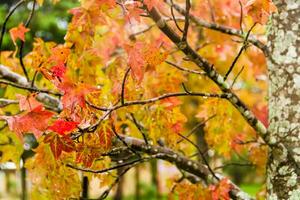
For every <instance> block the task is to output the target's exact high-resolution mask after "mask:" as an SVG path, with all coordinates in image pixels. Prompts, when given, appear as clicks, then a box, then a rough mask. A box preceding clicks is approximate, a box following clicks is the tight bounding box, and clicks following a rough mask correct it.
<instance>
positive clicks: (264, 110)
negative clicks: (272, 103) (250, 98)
mask: <svg viewBox="0 0 300 200" xmlns="http://www.w3.org/2000/svg"><path fill="white" fill-rule="evenodd" d="M253 113H254V115H255V116H256V117H257V118H258V119H259V120H260V121H261V122H262V123H263V124H264V125H265V127H268V126H269V122H268V106H266V105H264V106H257V105H256V106H254V108H253Z"/></svg>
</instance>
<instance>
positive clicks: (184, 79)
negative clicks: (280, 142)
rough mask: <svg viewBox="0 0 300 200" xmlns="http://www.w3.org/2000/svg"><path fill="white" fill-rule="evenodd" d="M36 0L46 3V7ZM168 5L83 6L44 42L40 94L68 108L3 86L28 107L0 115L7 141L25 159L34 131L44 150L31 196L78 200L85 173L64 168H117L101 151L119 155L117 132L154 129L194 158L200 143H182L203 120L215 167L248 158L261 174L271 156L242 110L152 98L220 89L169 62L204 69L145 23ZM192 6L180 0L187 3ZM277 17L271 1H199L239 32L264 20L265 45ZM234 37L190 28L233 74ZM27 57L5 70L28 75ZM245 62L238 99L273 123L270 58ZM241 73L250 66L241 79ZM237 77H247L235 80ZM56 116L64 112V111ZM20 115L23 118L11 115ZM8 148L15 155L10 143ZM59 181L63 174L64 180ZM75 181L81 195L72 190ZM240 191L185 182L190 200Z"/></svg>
mask: <svg viewBox="0 0 300 200" xmlns="http://www.w3.org/2000/svg"><path fill="white" fill-rule="evenodd" d="M37 2H38V4H39V5H40V6H42V4H43V1H42V0H39V1H37ZM55 2H56V1H54V3H55ZM166 2H167V1H166ZM166 2H164V1H160V0H144V1H115V0H108V1H107V0H82V1H81V5H80V7H77V8H73V9H71V10H69V13H71V14H72V16H73V17H72V20H71V22H70V23H69V25H68V30H67V33H66V35H65V38H64V39H65V42H64V44H56V43H54V42H45V41H43V40H42V39H41V38H36V39H35V42H34V43H33V49H32V51H31V52H30V53H28V54H27V55H26V56H25V57H24V58H23V60H24V65H25V66H26V70H27V72H28V77H29V80H30V81H31V88H44V89H47V91H45V92H48V93H49V94H50V95H53V94H54V95H55V96H58V97H59V98H60V101H61V103H62V106H61V107H60V106H58V105H52V106H56V108H55V109H53V107H51V105H50V106H44V105H43V104H42V103H41V102H39V101H37V100H36V99H37V96H38V95H39V94H37V93H33V92H32V90H29V92H26V91H24V90H23V89H16V88H14V87H13V86H11V85H9V84H8V85H7V84H5V85H3V91H4V92H3V94H2V97H4V98H7V99H16V100H17V101H18V102H19V105H18V106H17V105H9V106H7V107H4V108H2V113H3V115H2V116H1V119H3V120H5V121H6V122H7V124H8V126H9V130H10V131H12V132H14V133H15V134H16V135H17V136H18V138H19V141H18V139H16V138H15V136H14V135H13V134H12V133H10V134H7V132H8V129H7V128H4V129H3V130H2V131H1V134H0V136H1V137H2V135H3V134H5V139H3V141H4V140H7V138H13V141H15V142H14V143H15V146H16V148H17V149H18V150H16V151H19V152H20V146H21V143H22V142H23V137H24V135H26V134H27V133H33V134H34V136H35V137H36V139H37V140H38V142H39V146H38V147H37V148H36V149H34V151H35V153H36V154H35V156H34V157H33V158H31V159H29V160H28V161H27V163H26V166H27V168H28V169H29V171H30V172H31V178H32V180H33V183H34V185H38V187H36V188H34V189H33V193H32V196H33V197H35V198H37V199H39V198H40V197H41V196H44V197H45V196H50V197H53V198H54V197H55V198H65V197H71V196H74V197H78V196H79V193H80V187H79V186H80V184H79V177H78V175H77V174H76V172H75V171H74V170H72V169H70V168H68V167H67V166H66V164H69V163H71V164H76V165H81V166H82V167H88V168H91V169H98V170H99V169H102V168H105V167H107V166H109V165H110V164H111V161H110V160H109V159H107V158H106V157H102V155H104V154H105V153H107V152H108V151H110V150H111V149H112V147H113V141H114V137H115V135H116V133H119V134H123V135H130V136H133V137H137V138H143V135H142V134H141V132H144V133H146V137H147V138H148V140H151V141H153V143H154V144H156V143H157V141H163V143H164V145H165V146H168V147H171V148H172V149H174V150H181V151H183V152H184V154H185V155H189V154H192V153H194V152H195V149H194V147H193V146H192V145H190V143H188V142H187V141H184V142H178V140H180V139H182V138H181V137H180V135H186V134H188V133H189V132H190V125H191V124H192V125H195V122H196V123H201V122H202V123H203V122H204V121H205V120H207V119H209V120H207V122H206V123H205V129H204V131H205V138H203V139H205V141H206V143H207V144H208V146H209V148H210V149H213V150H214V151H216V152H217V153H216V154H215V155H213V156H212V157H211V160H214V159H221V160H222V161H224V162H226V161H230V159H231V157H232V156H234V155H239V156H241V157H246V159H247V160H250V161H251V162H252V163H253V164H254V165H256V166H257V167H258V169H263V168H264V165H265V159H266V155H265V154H266V148H265V147H264V145H263V144H261V141H260V139H259V137H258V135H257V134H256V133H255V131H254V130H253V129H252V127H250V126H249V125H248V124H247V122H246V121H245V120H244V119H243V118H242V117H241V115H240V112H239V111H238V110H236V109H235V108H234V107H233V106H232V105H231V104H230V103H228V102H227V101H226V100H224V99H210V98H199V97H178V96H176V95H175V96H173V97H171V96H170V97H168V98H161V99H157V100H155V99H154V100H153V98H155V97H158V96H161V95H165V94H171V93H176V92H182V91H186V90H187V89H186V88H188V90H189V91H201V92H208V93H220V91H219V89H218V88H217V87H216V85H215V84H214V83H213V82H211V81H210V80H209V79H208V78H207V77H206V76H205V75H199V74H195V73H194V74H192V73H187V72H186V71H185V72H183V71H181V70H178V68H174V67H173V66H172V65H169V64H168V62H165V61H169V62H173V63H176V64H178V65H180V66H181V67H182V68H186V69H189V70H197V68H196V66H194V64H192V63H191V62H189V58H186V57H185V55H184V54H182V53H181V52H179V51H178V49H177V47H175V45H174V44H173V43H172V42H171V40H170V39H169V38H168V37H167V36H165V35H164V34H163V33H162V32H161V31H159V29H158V27H156V26H155V25H154V22H153V21H152V20H151V19H149V18H148V17H145V16H147V10H152V9H154V8H156V9H158V10H159V12H160V13H163V14H164V15H165V16H168V17H169V18H170V19H172V14H171V12H170V6H169V5H168V4H166ZM174 2H175V1H174ZM183 2H185V1H177V2H175V3H178V4H179V5H182V3H183ZM275 9H276V8H275V7H274V5H273V4H272V2H271V1H270V0H243V1H241V2H240V3H239V1H232V0H224V1H217V0H211V1H210V3H208V1H204V0H203V1H202V0H199V1H193V4H192V10H191V14H193V15H194V16H196V17H198V18H199V19H201V20H206V21H207V22H210V23H216V24H220V25H224V26H226V27H228V28H233V29H242V30H249V29H250V28H251V27H252V26H253V24H254V23H256V22H258V23H260V24H258V25H257V26H256V27H255V28H254V30H253V33H255V34H257V35H258V36H257V37H258V38H259V39H262V40H263V39H264V38H263V36H260V35H262V34H263V33H264V32H265V27H264V25H263V24H265V23H266V18H267V16H268V15H269V14H270V13H271V12H273V11H275ZM204 10H205V12H203V11H204ZM241 10H242V11H243V12H241ZM172 12H174V11H172ZM241 13H243V15H241ZM173 17H174V18H178V21H176V23H174V21H173V23H172V20H170V21H171V22H170V26H171V27H172V28H173V29H174V31H176V32H177V33H180V30H178V29H177V26H181V27H183V26H184V23H185V22H184V21H183V22H182V20H179V19H180V17H181V15H180V14H179V13H175V15H174V14H173ZM182 29H183V28H182ZM28 31H30V30H29V28H26V27H24V25H23V24H22V23H21V24H20V25H18V26H17V27H14V28H12V29H10V31H9V32H10V35H11V38H12V41H13V43H14V44H15V45H16V46H17V42H18V40H22V41H24V40H25V34H26V33H27V32H28ZM243 33H244V32H243ZM245 33H246V32H245ZM244 37H245V36H244ZM241 39H243V38H238V40H241ZM236 40H237V37H236V36H231V35H227V34H224V33H220V32H218V31H216V30H211V29H207V28H202V27H199V26H196V25H194V24H191V25H190V27H189V32H188V42H189V44H190V45H191V46H192V47H193V48H195V49H197V53H198V54H199V55H201V56H202V57H203V58H205V59H207V60H208V61H209V62H211V63H214V69H216V70H217V71H218V72H219V73H220V74H223V75H225V74H226V72H227V70H228V67H229V66H230V65H231V64H232V62H233V60H234V59H235V58H236V55H237V53H238V52H239V50H240V48H241V46H242V45H243V44H241V42H243V41H236ZM17 54H18V49H16V51H15V52H14V53H13V52H1V64H3V65H6V66H9V67H10V68H11V70H13V71H14V72H17V73H20V74H23V71H22V67H21V63H19V61H18V58H17V57H16V55H17ZM236 66H238V67H236V68H234V69H233V72H232V73H231V74H230V75H229V77H228V82H229V83H232V85H233V86H232V91H234V92H235V93H236V94H237V95H238V96H239V97H240V98H241V99H243V100H244V102H245V104H246V105H247V106H248V107H249V108H250V109H251V110H252V111H253V112H254V113H256V114H257V118H259V119H261V120H262V121H263V122H264V124H265V125H267V114H266V113H267V110H266V101H265V99H264V97H265V96H266V88H267V83H266V80H265V77H266V69H265V59H264V55H263V53H262V52H261V51H260V50H258V49H257V48H256V47H254V46H250V47H248V48H247V49H246V50H245V51H244V52H243V53H242V55H241V56H240V57H239V59H238V61H237V63H236ZM242 67H244V68H245V70H244V71H243V72H242V73H241V74H240V70H241V68H242ZM238 74H240V76H239V77H238V80H237V82H235V81H236V80H235V78H236V77H237V76H238ZM182 83H184V85H185V87H184V88H182ZM35 92H36V90H35ZM186 92H187V91H186ZM15 94H17V95H15ZM187 94H189V93H188V92H187ZM181 96H182V95H181ZM186 96H188V95H186ZM151 99H152V100H151ZM149 100H150V101H149ZM126 103H127V104H126ZM116 106H119V107H116ZM111 108H115V109H111ZM57 109H58V110H59V112H55V111H54V110H56V111H57ZM12 110H18V112H16V113H13V112H11V111H12ZM8 113H10V116H8ZM133 116H135V117H133ZM211 116H214V117H211ZM192 122H193V123H192ZM78 135H79V137H77V136H78ZM75 136H76V140H74V137H75ZM1 137H0V138H1ZM3 137H4V136H3ZM196 137H197V136H196ZM191 138H192V137H191ZM248 141H251V142H248ZM0 142H2V139H0ZM10 145H11V144H10ZM249 149H250V151H249ZM0 151H3V152H7V150H5V149H3V148H2V147H0ZM4 154H5V153H4ZM17 155H20V153H19V154H17ZM101 158H102V159H101ZM103 158H104V159H103ZM7 160H14V161H16V162H17V159H16V158H15V157H14V159H13V158H8V156H7V155H6V157H5V156H2V157H1V161H7ZM58 176H60V177H62V178H59V179H57V177H58ZM95 176H99V175H95ZM41 177H47V179H44V178H41ZM74 177H75V178H74ZM111 177H112V176H110V175H106V176H101V178H103V179H108V181H107V183H109V182H110V181H109V180H110V178H111ZM69 185H74V187H72V189H70V187H69ZM230 187H231V186H230V184H229V183H228V182H227V179H223V180H221V181H220V182H219V183H218V184H217V185H211V186H204V185H200V184H199V185H192V184H187V183H184V184H179V186H178V187H177V189H176V190H178V193H179V197H180V198H182V199H186V198H185V197H186V196H187V195H188V196H190V195H192V196H191V197H190V199H213V200H215V199H229V190H230ZM41 188H42V189H41ZM45 188H47V190H44V189H45ZM196 191H197V192H196ZM199 191H202V192H199ZM198 192H199V193H198ZM198 194H199V195H198ZM208 196H209V198H208Z"/></svg>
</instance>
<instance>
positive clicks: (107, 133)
mask: <svg viewBox="0 0 300 200" xmlns="http://www.w3.org/2000/svg"><path fill="white" fill-rule="evenodd" d="M97 133H98V136H99V140H100V141H99V142H100V145H101V147H102V148H103V150H104V151H106V150H108V149H110V147H111V143H112V138H113V133H112V131H111V130H109V129H106V128H105V129H104V128H100V129H99V130H98V131H97Z"/></svg>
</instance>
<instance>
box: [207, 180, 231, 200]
mask: <svg viewBox="0 0 300 200" xmlns="http://www.w3.org/2000/svg"><path fill="white" fill-rule="evenodd" d="M232 187H233V186H232V185H231V184H230V182H229V180H228V179H227V178H223V179H222V180H221V181H220V182H219V183H218V184H217V185H211V186H210V187H209V189H210V191H211V195H212V200H220V199H222V200H230V196H229V192H230V190H231V189H232Z"/></svg>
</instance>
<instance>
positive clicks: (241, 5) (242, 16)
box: [239, 0, 244, 34]
mask: <svg viewBox="0 0 300 200" xmlns="http://www.w3.org/2000/svg"><path fill="white" fill-rule="evenodd" d="M239 4H240V7H241V16H240V30H241V32H242V34H243V33H244V30H243V18H244V13H243V4H242V2H241V1H240V0H239Z"/></svg>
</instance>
